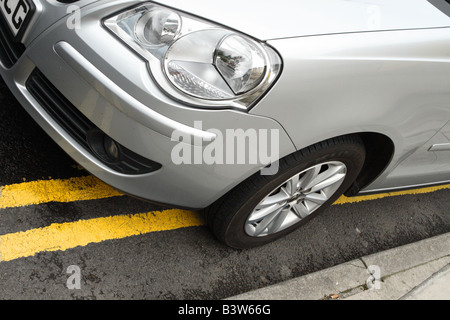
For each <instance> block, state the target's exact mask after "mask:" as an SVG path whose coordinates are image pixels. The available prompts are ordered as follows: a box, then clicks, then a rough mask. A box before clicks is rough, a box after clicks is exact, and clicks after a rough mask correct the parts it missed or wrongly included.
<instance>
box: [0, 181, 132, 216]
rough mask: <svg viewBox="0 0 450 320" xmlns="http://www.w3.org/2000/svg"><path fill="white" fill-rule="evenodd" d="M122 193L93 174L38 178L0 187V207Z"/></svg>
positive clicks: (94, 197)
mask: <svg viewBox="0 0 450 320" xmlns="http://www.w3.org/2000/svg"><path fill="white" fill-rule="evenodd" d="M121 195H123V194H122V193H120V192H118V191H116V190H115V189H113V188H112V187H110V186H108V185H106V184H105V183H103V182H102V181H100V180H99V179H97V178H95V177H93V176H87V177H77V178H70V179H65V180H39V181H31V182H23V183H18V184H12V185H7V186H4V187H0V209H4V208H11V207H21V206H27V205H32V204H40V203H46V202H51V201H57V202H72V201H77V200H94V199H103V198H109V197H114V196H121Z"/></svg>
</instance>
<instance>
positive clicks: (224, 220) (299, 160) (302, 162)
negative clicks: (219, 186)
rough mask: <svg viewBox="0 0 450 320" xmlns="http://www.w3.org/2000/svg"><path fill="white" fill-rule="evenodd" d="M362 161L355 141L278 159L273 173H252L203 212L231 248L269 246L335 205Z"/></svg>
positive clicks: (361, 147)
mask: <svg viewBox="0 0 450 320" xmlns="http://www.w3.org/2000/svg"><path fill="white" fill-rule="evenodd" d="M364 160H365V148H364V144H363V142H362V141H361V140H360V139H359V138H358V137H356V136H344V137H339V138H335V139H330V140H327V141H324V142H321V143H318V144H315V145H313V146H311V147H308V148H306V149H304V150H301V151H298V152H296V153H294V154H292V155H289V156H287V157H286V158H283V159H281V160H280V162H279V170H278V173H277V174H275V175H273V176H267V175H261V174H259V173H257V174H255V175H253V176H252V177H250V178H249V179H247V180H246V181H244V182H242V183H241V184H240V185H238V186H237V187H236V188H234V189H233V190H232V191H230V192H229V193H228V194H226V195H225V196H224V197H223V198H221V199H220V200H218V201H217V202H216V203H215V204H213V205H212V206H211V207H210V208H208V209H207V210H206V213H207V221H208V225H209V226H210V228H211V230H212V232H213V233H214V235H215V236H216V237H217V238H218V239H219V240H220V241H222V242H223V243H225V244H226V245H228V246H231V247H234V248H240V249H243V248H251V247H256V246H260V245H263V244H266V243H269V242H271V241H274V240H276V239H278V238H281V237H283V236H285V235H286V234H288V233H290V232H292V231H293V230H295V229H296V228H298V227H300V226H301V225H303V224H304V223H306V222H307V221H308V220H310V219H311V218H312V217H314V216H316V215H317V214H319V213H320V212H321V211H323V210H324V209H325V208H327V207H328V206H330V205H331V204H332V203H333V202H334V201H336V200H337V198H338V197H339V196H341V195H342V194H343V193H344V192H345V191H346V190H347V189H348V188H349V187H350V186H351V184H352V183H353V182H354V181H355V179H356V177H357V176H358V174H359V172H360V171H361V168H362V166H363V164H364Z"/></svg>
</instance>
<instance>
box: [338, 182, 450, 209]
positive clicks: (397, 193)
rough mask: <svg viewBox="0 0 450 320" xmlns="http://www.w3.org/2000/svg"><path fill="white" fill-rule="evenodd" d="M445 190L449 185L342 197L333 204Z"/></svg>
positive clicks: (449, 187)
mask: <svg viewBox="0 0 450 320" xmlns="http://www.w3.org/2000/svg"><path fill="white" fill-rule="evenodd" d="M446 189H450V184H446V185H441V186H435V187H428V188H420V189H410V190H403V191H394V192H387V193H379V194H371V195H367V196H357V197H351V198H348V197H345V196H342V197H340V198H339V199H338V200H337V201H336V202H335V203H334V204H347V203H356V202H362V201H370V200H376V199H382V198H387V197H395V196H404V195H412V194H424V193H431V192H435V191H439V190H446Z"/></svg>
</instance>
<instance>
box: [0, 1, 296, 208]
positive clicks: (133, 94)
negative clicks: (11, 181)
mask: <svg viewBox="0 0 450 320" xmlns="http://www.w3.org/2000/svg"><path fill="white" fill-rule="evenodd" d="M137 3H138V1H85V0H82V1H79V2H77V4H80V5H83V7H82V8H81V11H80V16H81V24H80V26H81V27H80V28H75V29H70V28H68V25H67V19H68V17H69V15H68V14H67V6H68V5H63V4H61V3H58V4H55V3H54V2H47V1H43V0H35V4H36V8H37V11H36V14H35V16H34V17H33V19H32V21H31V24H30V25H29V26H28V30H27V32H26V33H25V36H24V41H23V42H24V43H25V46H24V51H23V52H19V54H18V58H17V61H14V62H13V64H12V65H11V66H9V65H8V64H7V63H5V61H4V60H3V61H0V64H1V66H0V73H1V75H2V77H3V79H4V81H5V83H6V84H7V85H8V87H9V88H10V90H11V91H12V93H13V94H14V95H15V97H16V98H17V99H18V101H19V102H20V103H21V104H22V105H23V107H24V108H25V109H26V110H27V111H28V113H29V114H30V115H31V116H32V117H33V118H34V119H35V121H36V122H37V123H38V124H39V125H40V126H41V127H42V128H43V129H44V130H45V131H46V132H47V133H48V134H49V135H50V136H51V137H52V138H53V139H54V140H55V141H56V142H57V143H58V144H59V145H60V147H62V149H64V150H65V151H66V152H67V153H68V154H69V155H70V156H71V157H72V158H73V159H74V160H75V161H76V162H78V163H79V164H80V165H82V166H83V167H84V168H85V169H86V170H88V171H89V172H91V173H92V174H93V175H95V176H97V177H98V178H100V179H101V180H103V181H105V182H106V183H108V184H110V185H112V186H113V187H115V188H117V189H119V190H121V191H123V192H125V193H129V194H132V195H134V196H137V197H140V198H144V199H148V200H152V201H155V202H159V203H164V204H167V205H171V206H176V207H184V208H193V209H200V208H205V207H207V206H208V205H210V204H211V203H213V202H214V201H215V200H217V199H218V198H220V197H221V196H222V195H224V194H225V193H226V192H227V191H229V190H230V189H232V188H233V187H234V186H236V185H237V184H239V183H240V182H241V181H243V180H244V179H246V178H247V177H249V176H250V175H252V174H254V173H256V172H257V171H258V170H260V169H261V165H260V164H258V163H256V164H249V163H247V164H230V163H228V164H212V165H211V164H205V163H198V164H176V163H174V161H173V159H172V151H173V150H174V148H175V147H176V146H177V145H179V143H180V142H179V141H176V140H174V139H172V134H173V132H174V131H177V132H178V133H181V134H182V135H183V136H186V137H188V138H189V139H188V140H187V141H188V144H190V147H191V149H192V150H193V153H195V152H196V151H195V150H198V151H199V152H200V153H201V152H202V150H203V148H204V147H205V146H206V145H207V144H208V142H209V141H211V140H214V139H216V138H217V135H216V134H214V133H213V132H211V130H207V129H215V130H219V131H220V132H223V133H224V134H225V131H226V130H227V129H235V130H237V129H243V130H247V129H254V130H259V129H266V130H277V131H278V133H279V143H278V149H279V150H278V154H279V156H280V157H282V156H284V155H287V154H289V153H292V152H294V151H295V147H294V145H293V144H292V142H291V140H290V138H289V137H288V135H287V134H286V132H285V131H284V129H283V128H282V127H281V126H280V125H279V124H278V123H277V122H276V121H275V120H272V119H269V118H266V117H263V116H256V115H250V114H248V113H245V112H242V111H236V110H208V109H195V108H190V107H188V106H185V105H183V104H180V103H179V102H177V101H174V100H172V99H170V98H169V97H168V96H167V95H165V94H164V92H162V91H161V90H160V88H159V87H158V86H157V85H156V84H155V82H154V81H153V79H152V77H151V74H150V72H149V70H148V67H147V63H146V62H145V61H144V60H143V59H142V58H141V57H139V56H138V55H136V54H135V53H134V52H133V51H131V50H130V49H128V48H127V47H126V46H125V45H124V44H123V43H122V42H121V41H119V40H118V39H117V38H115V37H114V36H113V35H112V34H111V33H110V32H108V31H107V30H106V29H105V28H104V27H103V26H102V20H103V19H104V18H105V17H107V16H109V15H111V14H113V13H116V12H117V11H119V10H122V9H124V8H126V7H129V6H132V5H134V4H137ZM45 22H47V24H46V23H45ZM8 41H9V40H8ZM2 50H3V51H4V50H5V48H4V47H3V48H2ZM19 51H20V50H19ZM2 56H5V54H2ZM36 70H39V74H40V75H42V76H43V77H44V78H45V79H46V81H48V83H50V84H51V85H52V86H54V88H55V89H56V90H57V92H58V94H60V95H61V96H62V97H64V98H65V99H67V101H68V102H70V104H71V105H72V106H73V107H74V108H75V109H76V110H77V112H79V113H80V114H82V117H85V118H86V119H88V120H89V121H90V122H91V123H92V124H93V125H94V126H95V127H96V128H98V129H99V130H101V131H102V132H103V133H105V134H106V135H108V136H109V137H111V138H112V139H114V140H115V141H116V142H118V143H120V144H121V145H122V146H124V147H126V148H127V149H128V150H130V151H131V152H132V153H133V154H136V155H138V156H139V157H142V158H145V159H148V160H151V161H152V163H156V164H160V165H161V167H159V166H155V168H154V170H150V171H149V172H147V173H144V174H128V173H123V172H119V171H117V170H115V168H112V167H111V166H110V165H108V164H105V163H104V162H103V161H101V160H100V159H99V158H98V157H97V156H96V155H95V154H94V153H93V152H92V151H91V150H90V149H89V148H88V147H86V146H85V145H83V143H80V140H77V139H75V138H74V136H73V134H70V132H69V131H70V130H68V128H67V126H64V125H62V124H61V121H60V120H59V121H58V119H57V118H55V116H54V115H52V114H51V113H49V112H48V110H47V109H46V108H44V107H43V106H42V102H40V101H39V99H37V98H36V94H35V93H34V94H33V93H32V92H30V90H29V88H30V86H29V83H30V82H29V81H30V76H32V75H33V74H36ZM44 91H45V89H44ZM198 124H201V125H200V126H199V125H198ZM183 141H184V142H186V140H183Z"/></svg>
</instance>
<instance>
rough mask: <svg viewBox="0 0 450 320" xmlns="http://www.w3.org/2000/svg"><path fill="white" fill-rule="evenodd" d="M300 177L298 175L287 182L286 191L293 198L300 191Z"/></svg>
mask: <svg viewBox="0 0 450 320" xmlns="http://www.w3.org/2000/svg"><path fill="white" fill-rule="evenodd" d="M299 178H300V177H299V175H298V174H296V175H295V176H293V177H292V178H291V179H290V180H288V181H287V182H286V191H287V192H288V193H289V194H290V195H291V196H293V195H294V194H295V193H296V192H297V190H298V184H299Z"/></svg>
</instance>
